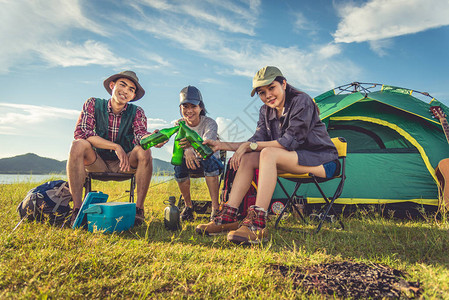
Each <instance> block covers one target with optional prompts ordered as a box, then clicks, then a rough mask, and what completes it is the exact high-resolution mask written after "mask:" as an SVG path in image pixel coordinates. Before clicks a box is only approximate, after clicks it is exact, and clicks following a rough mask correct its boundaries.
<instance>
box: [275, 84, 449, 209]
mask: <svg viewBox="0 0 449 300" xmlns="http://www.w3.org/2000/svg"><path fill="white" fill-rule="evenodd" d="M380 87H381V88H380ZM379 88H380V89H379ZM375 89H376V90H375ZM374 90H375V91H374ZM415 96H416V97H415ZM424 96H427V97H429V100H430V99H432V100H431V101H430V103H426V102H424V101H422V100H420V99H419V98H417V97H421V98H425V97H424ZM314 100H315V102H316V103H317V105H318V107H319V109H320V116H321V118H322V120H323V122H325V123H326V125H327V128H328V131H329V134H330V136H331V137H337V136H341V137H344V138H345V139H346V140H347V141H348V155H347V168H346V174H347V180H346V182H345V186H344V189H343V193H342V195H341V197H340V198H339V199H338V200H337V201H336V203H339V204H384V203H399V202H407V203H416V204H418V205H432V206H438V203H439V200H438V186H439V183H438V181H437V179H436V176H435V167H436V166H437V165H438V162H439V161H440V160H441V159H443V158H448V157H449V145H448V141H447V140H446V137H445V134H444V131H443V130H442V127H441V124H440V122H439V120H438V119H434V118H432V113H431V112H430V110H429V108H430V107H431V106H440V107H441V108H442V109H443V111H445V112H447V113H449V110H448V108H447V107H446V106H444V105H443V104H442V103H440V102H439V101H437V100H436V99H433V98H432V97H430V96H429V95H428V94H427V93H420V92H416V91H412V90H409V89H404V88H398V87H393V86H387V85H379V84H362V83H357V82H355V83H351V84H348V85H345V86H341V87H338V88H335V89H334V90H331V91H328V92H326V93H323V94H321V95H319V96H317V97H316V98H315V99H314ZM283 183H285V184H286V185H288V186H289V188H290V189H291V188H293V186H294V184H293V183H291V182H287V181H285V182H284V181H283ZM334 184H335V183H333V182H332V181H331V182H328V183H326V185H327V189H329V191H330V187H331V186H332V187H333V185H334ZM326 185H325V186H326ZM333 189H335V188H334V187H333ZM298 194H299V195H301V196H302V197H304V198H306V199H307V202H308V203H321V202H323V199H322V198H321V197H320V196H319V193H318V191H317V190H316V188H315V187H314V186H313V185H310V184H307V185H303V186H302V187H301V188H300V190H299V192H298ZM283 197H284V196H283V193H282V191H281V190H280V189H278V188H276V190H275V194H274V195H273V198H283Z"/></svg>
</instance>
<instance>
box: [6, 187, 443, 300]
mask: <svg viewBox="0 0 449 300" xmlns="http://www.w3.org/2000/svg"><path fill="white" fill-rule="evenodd" d="M36 185H37V184H36V183H16V184H8V185H0V199H1V204H2V209H1V210H0V226H1V228H2V230H1V234H0V253H1V256H0V298H1V299H4V298H14V299H16V298H33V299H34V298H41V299H47V298H57V299H59V298H156V299H157V298H164V299H166V298H193V299H209V298H216V299H222V298H224V299H232V298H258V299H291V298H300V299H301V298H303V299H310V298H312V299H321V298H322V297H323V296H322V295H320V294H317V293H312V294H310V293H309V294H307V293H306V292H305V291H303V290H301V289H300V288H296V289H295V288H294V281H293V279H289V278H287V279H286V278H284V277H281V276H280V275H279V274H276V273H274V272H271V271H270V269H269V266H270V265H271V264H283V265H287V266H299V267H306V266H311V265H315V264H319V263H329V262H337V261H343V260H349V261H354V262H363V263H369V262H373V263H380V264H382V265H385V266H388V267H391V268H395V269H399V270H401V271H404V272H406V273H407V274H408V275H407V280H409V281H419V282H420V284H421V286H422V287H423V289H424V294H423V298H425V299H445V298H446V299H448V298H449V270H448V268H449V230H448V229H449V224H448V222H447V221H446V220H443V221H441V220H439V221H435V220H434V219H433V218H432V217H430V216H429V218H428V220H422V221H404V220H394V219H388V218H380V217H379V216H377V215H376V214H375V213H372V214H358V215H356V216H353V217H351V218H348V219H345V220H344V222H345V225H346V230H344V231H341V230H336V229H332V228H329V226H328V225H325V226H323V229H322V230H321V232H320V233H319V234H318V235H315V234H312V232H313V227H312V226H311V225H305V224H302V223H297V222H293V221H289V222H288V224H287V225H288V226H290V227H292V226H293V227H296V228H297V229H299V231H297V232H285V231H275V230H274V228H273V226H274V225H273V222H270V223H269V229H270V234H271V239H270V241H269V242H267V243H265V244H263V245H259V246H252V247H242V246H235V245H233V244H230V243H228V242H227V241H226V236H217V237H203V236H199V235H197V234H196V233H195V227H196V225H198V224H200V223H201V222H204V221H205V219H197V220H196V221H195V222H193V223H185V224H183V228H182V230H181V231H178V232H174V233H173V232H170V231H167V230H165V228H164V225H163V210H164V207H165V206H166V205H165V204H163V201H164V200H166V199H168V197H169V196H171V195H174V196H176V197H179V191H178V187H177V184H176V182H174V181H169V182H166V183H162V184H158V185H154V186H152V187H151V188H150V190H149V194H148V196H147V199H146V203H145V211H146V221H147V224H146V225H145V226H140V227H138V228H133V229H131V230H130V231H129V232H123V233H119V234H102V233H90V232H86V231H83V230H71V229H59V228H55V227H52V226H49V225H46V224H36V223H24V224H22V225H20V227H19V228H18V229H17V230H16V231H14V232H12V229H13V228H14V227H15V225H16V224H17V222H18V214H17V212H16V211H15V209H16V207H17V205H18V203H19V202H20V201H21V200H22V198H23V197H24V196H25V194H26V192H27V191H28V190H29V189H31V188H33V187H34V186H36ZM127 188H128V183H126V182H124V183H116V182H107V183H103V182H96V181H95V182H94V189H96V190H101V191H103V192H104V193H107V194H109V201H127V195H126V194H125V193H124V191H125V190H126V189H127ZM192 190H193V192H192V193H193V198H194V199H207V198H208V193H207V187H206V185H205V183H204V181H202V180H196V181H194V183H193V185H192Z"/></svg>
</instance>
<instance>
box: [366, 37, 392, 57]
mask: <svg viewBox="0 0 449 300" xmlns="http://www.w3.org/2000/svg"><path fill="white" fill-rule="evenodd" d="M392 45H393V41H392V39H385V40H376V41H370V42H369V47H370V49H371V50H373V51H374V52H375V53H376V54H377V55H379V56H380V57H383V56H385V55H387V49H389V48H391V47H392Z"/></svg>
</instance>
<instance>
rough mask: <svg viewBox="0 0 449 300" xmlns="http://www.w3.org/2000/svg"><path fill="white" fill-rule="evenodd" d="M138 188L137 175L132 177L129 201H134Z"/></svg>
mask: <svg viewBox="0 0 449 300" xmlns="http://www.w3.org/2000/svg"><path fill="white" fill-rule="evenodd" d="M135 189H136V176H133V177H131V183H130V187H129V202H131V203H134V190H135Z"/></svg>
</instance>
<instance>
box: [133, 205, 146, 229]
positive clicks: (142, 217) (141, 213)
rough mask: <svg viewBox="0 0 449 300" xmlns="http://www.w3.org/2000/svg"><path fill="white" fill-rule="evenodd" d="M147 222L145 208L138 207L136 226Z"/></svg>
mask: <svg viewBox="0 0 449 300" xmlns="http://www.w3.org/2000/svg"><path fill="white" fill-rule="evenodd" d="M144 222H145V211H144V209H143V208H140V207H136V218H135V219H134V226H140V225H142V224H143V223H144Z"/></svg>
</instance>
